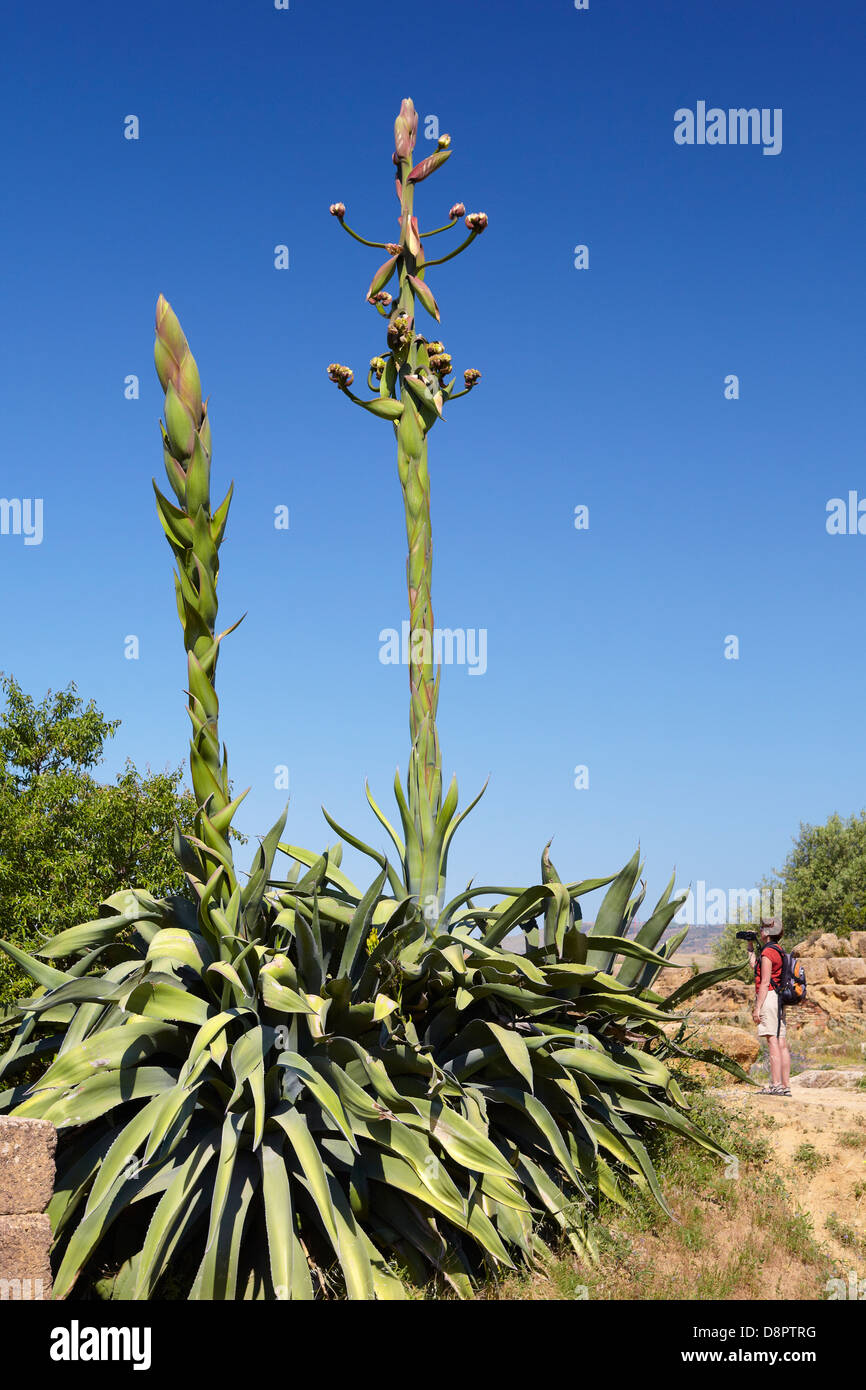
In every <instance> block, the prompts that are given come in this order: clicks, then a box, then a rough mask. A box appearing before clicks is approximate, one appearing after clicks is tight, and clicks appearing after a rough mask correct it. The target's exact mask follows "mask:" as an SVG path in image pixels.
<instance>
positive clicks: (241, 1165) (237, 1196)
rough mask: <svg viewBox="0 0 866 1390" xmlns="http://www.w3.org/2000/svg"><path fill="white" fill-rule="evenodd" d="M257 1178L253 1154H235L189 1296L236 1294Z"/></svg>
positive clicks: (225, 1298) (223, 1297)
mask: <svg viewBox="0 0 866 1390" xmlns="http://www.w3.org/2000/svg"><path fill="white" fill-rule="evenodd" d="M260 1181H261V1171H260V1169H259V1165H258V1164H257V1163H256V1162H255V1161H254V1160H253V1158H252V1155H251V1154H248V1153H239V1154H237V1156H236V1158H235V1161H234V1163H233V1167H232V1172H231V1178H230V1182H229V1186H228V1191H227V1193H226V1195H225V1198H224V1200H223V1203H222V1209H221V1212H220V1218H219V1223H218V1225H217V1227H216V1230H215V1232H214V1233H213V1244H209V1248H208V1250H207V1252H206V1254H205V1256H204V1259H203V1260H202V1263H201V1265H200V1267H199V1271H198V1274H197V1275H196V1278H195V1281H194V1283H193V1289H192V1293H191V1294H190V1297H191V1298H194V1299H203V1300H208V1299H213V1300H219V1301H220V1302H222V1301H226V1302H228V1301H230V1300H232V1299H234V1298H235V1297H236V1296H237V1287H238V1270H239V1265H240V1254H241V1243H242V1240H243V1233H244V1225H245V1223H246V1218H247V1213H248V1211H249V1208H250V1204H251V1202H252V1200H253V1197H254V1195H255V1192H256V1189H257V1187H258V1186H259V1183H260ZM209 1239H210V1237H209Z"/></svg>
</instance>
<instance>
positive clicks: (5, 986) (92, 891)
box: [0, 673, 196, 1005]
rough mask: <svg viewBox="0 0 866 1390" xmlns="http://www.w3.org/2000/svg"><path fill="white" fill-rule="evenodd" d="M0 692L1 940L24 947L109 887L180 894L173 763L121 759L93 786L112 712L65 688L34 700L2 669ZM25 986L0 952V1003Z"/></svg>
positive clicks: (185, 824) (190, 806)
mask: <svg viewBox="0 0 866 1390" xmlns="http://www.w3.org/2000/svg"><path fill="white" fill-rule="evenodd" d="M0 689H2V691H3V693H4V694H5V696H6V709H5V711H4V712H3V713H2V715H0V937H2V938H3V939H4V940H6V941H11V942H12V943H13V944H14V945H16V946H19V947H21V949H22V950H26V951H34V950H38V949H39V945H40V943H41V942H42V941H43V940H44V939H45V938H47V937H48V936H52V935H54V933H56V932H57V931H61V930H63V928H64V927H69V926H74V925H75V923H76V922H81V921H84V920H85V919H87V918H88V917H93V916H95V915H96V911H97V908H98V905H99V903H100V901H101V900H102V899H103V898H105V897H107V896H108V895H109V894H111V893H115V892H117V891H118V889H119V888H132V887H135V888H146V889H148V891H150V892H153V893H157V894H165V893H181V892H183V891H184V890H185V883H184V877H183V873H182V871H181V869H180V867H179V865H178V863H177V860H176V859H175V856H174V854H173V852H172V830H173V826H174V824H175V822H177V823H178V824H179V825H180V827H181V829H182V830H188V829H189V828H190V827H191V825H192V822H193V817H194V814H195V809H196V808H195V802H194V799H193V796H192V794H191V793H190V792H189V791H186V790H182V789H181V785H180V784H181V780H182V776H183V772H182V769H181V768H177V769H175V770H174V771H165V772H151V771H150V770H149V769H148V772H147V773H146V774H145V775H142V774H141V773H139V772H138V771H137V770H136V768H135V767H134V765H133V764H132V762H131V761H129V760H128V761H127V763H126V767H125V768H124V770H123V772H121V773H119V774H118V776H117V778H116V782H115V784H114V785H111V784H109V785H103V784H101V783H100V782H98V781H97V780H96V779H95V778H94V776H93V775H92V769H93V768H95V767H96V766H97V765H98V763H99V762H100V761H101V759H102V756H103V749H104V746H105V743H106V741H107V740H108V739H110V738H113V737H114V734H115V732H116V730H117V729H118V727H119V724H120V720H118V719H114V720H108V719H106V718H105V717H104V715H103V714H102V712H101V711H100V710H98V709H97V708H96V705H95V704H94V702H93V701H92V700H91V701H90V703H89V704H88V705H87V706H85V705H84V703H83V701H82V700H81V699H80V697H79V696H78V695H77V694H76V687H75V685H74V684H70V685H69V686H68V687H67V688H66V689H65V690H61V691H57V692H52V691H50V690H49V691H48V694H47V695H46V696H45V698H44V699H43V700H42V701H41V703H39V704H37V703H36V701H35V700H34V699H33V697H32V696H31V695H28V694H26V693H25V692H24V691H23V690H22V689H21V687H20V685H19V684H18V682H17V681H16V680H15V679H14V677H12V676H6V675H3V674H2V673H0ZM31 988H32V985H31V984H30V983H29V982H27V981H26V980H25V977H24V975H22V974H21V973H20V972H19V971H18V969H17V967H16V966H15V965H14V964H13V962H12V961H11V960H10V959H9V957H8V956H6V955H5V954H0V1005H5V1004H9V1003H10V1002H11V1001H12V1000H13V999H14V998H15V997H16V996H17V995H18V994H20V993H22V992H27V993H29V991H30V989H31Z"/></svg>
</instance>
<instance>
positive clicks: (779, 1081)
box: [749, 918, 791, 1096]
mask: <svg viewBox="0 0 866 1390" xmlns="http://www.w3.org/2000/svg"><path fill="white" fill-rule="evenodd" d="M781 935H782V926H781V923H780V922H777V921H776V920H775V919H774V918H771V919H770V920H769V921H764V919H763V918H762V919H761V945H762V948H763V949H762V950H761V953H760V955H758V954H757V953H756V952H754V951H750V952H749V963H750V964H751V965H752V966H754V970H755V1009H754V1012H753V1014H752V1017H753V1018H754V1020H755V1022H756V1024H757V1025H758V1037H759V1038H766V1039H767V1046H768V1048H769V1050H770V1084H769V1085H768V1086H764V1087H763V1088H762V1089H761V1090H760V1091H759V1092H758V1094H759V1095H762V1096H789V1095H790V1094H791V1087H790V1084H789V1083H790V1080H791V1053H790V1049H789V1048H788V1039H787V1031H788V1030H787V1028H786V1026H785V1019H784V1014H782V1016H781V1018H780V1009H781V1007H782V1006H781V1003H780V1000H779V993H778V990H779V982H780V980H781V978H782V953H781V948H780V947H779V946H778V945H777V942H778V939H779V937H780V936H781Z"/></svg>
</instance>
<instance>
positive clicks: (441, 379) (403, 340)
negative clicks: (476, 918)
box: [328, 98, 487, 920]
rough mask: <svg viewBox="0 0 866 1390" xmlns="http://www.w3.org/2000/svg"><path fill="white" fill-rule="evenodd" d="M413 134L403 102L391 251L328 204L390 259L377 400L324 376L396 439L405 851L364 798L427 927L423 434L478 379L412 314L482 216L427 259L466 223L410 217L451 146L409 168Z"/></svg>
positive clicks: (436, 804)
mask: <svg viewBox="0 0 866 1390" xmlns="http://www.w3.org/2000/svg"><path fill="white" fill-rule="evenodd" d="M417 133H418V114H417V112H416V110H415V107H414V105H413V103H412V101H411V100H410V99H409V98H406V99H405V100H404V101H403V103H402V105H401V107H400V112H399V114H398V116H397V119H396V121H395V123H394V154H393V157H392V158H393V162H394V164H395V166H396V169H397V176H396V191H397V197H398V199H399V202H400V237H399V241H397V242H396V243H390V242H375V241H368V240H367V239H366V238H364V237H361V236H359V235H358V234H357V232H355V231H353V229H352V228H351V227H349V226H348V224H347V222H346V209H345V206H344V205H343V204H342V203H334V204H332V205H331V213H332V215H333V216H335V217H336V218H337V220H338V221H339V222H340V224H341V226H342V227H343V229H344V230H345V231H346V232H348V233H349V235H350V236H352V237H354V238H355V240H357V241H360V242H361V243H362V244H363V245H365V246H375V247H380V248H381V249H383V250H385V251H387V252H388V259H387V260H386V261H385V262H384V264H383V265H381V266H380V267H379V269H378V270H377V271H376V274H375V275H374V276H373V279H372V281H371V282H370V286H369V289H368V290H367V300H368V302H369V303H370V304H372V305H374V306H375V308H376V309H377V310H378V312H379V313H380V314H382V315H383V316H384V317H386V318H387V320H388V326H387V331H386V341H387V352H386V354H385V355H384V356H376V357H374V358H373V359H372V360H371V363H370V370H369V372H368V376H367V382H368V386H369V387H370V389H371V390H374V391H375V390H376V388H377V386H378V395H377V396H376V397H374V398H373V399H371V400H362V399H360V398H359V397H358V396H356V395H355V394H354V393H353V392H352V391H351V390H350V387H351V384H352V381H353V378H354V374H353V372H352V371H351V369H350V368H348V367H344V366H342V365H341V364H340V363H331V365H330V366H329V368H328V373H329V375H330V377H331V380H332V381H334V382H335V383H336V384H337V385H338V386H339V387H340V389H341V390H342V391H343V392H344V393H345V394H346V395H347V396H349V397H350V399H351V400H353V401H354V402H355V403H356V404H357V405H360V406H362V407H363V408H364V409H365V410H368V411H371V412H372V413H373V414H375V415H380V416H382V417H384V418H385V419H388V420H390V421H391V422H392V423H393V427H394V433H395V435H396V439H397V470H398V474H399V478H400V486H401V488H402V492H403V502H404V506H405V511H406V538H407V543H408V558H407V562H406V579H407V587H408V596H409V628H410V646H409V690H410V706H409V732H410V738H411V751H410V756H409V768H408V775H407V779H406V794H405V796H404V795H403V791H402V788H401V786H400V783H399V774H398V778H397V781H396V783H395V793H396V796H397V801H398V805H399V808H400V814H401V819H402V822H403V830H404V834H405V837H406V838H405V843H403V842H402V841H401V840H400V839H399V837H398V836H397V835H396V834H395V832H394V831H393V830H392V828H391V826H390V825H389V824H388V822H387V820H386V819H385V817H384V816H383V815H382V813H381V812H380V811H379V809H378V807H377V806H376V804H375V802H373V801H372V798H370V800H371V804H372V805H373V809H374V810H375V811H376V814H377V815H378V816H379V819H380V820H381V821H382V823H383V824H384V825H385V827H386V828H387V829H388V831H389V833H390V834H391V835H392V838H393V839H394V840H395V843H396V845H397V848H398V851H399V852H400V855H401V858H402V860H403V863H404V870H405V877H406V887H407V888H408V890H409V892H410V894H411V895H412V896H413V897H414V898H417V900H418V901H419V902H420V903H421V905H422V907H423V908H424V911H425V915H426V916H427V917H428V919H429V920H433V919H434V918H435V917H436V916H437V915H438V911H439V909H440V907H441V905H442V900H443V896H444V888H445V866H446V859H447V849H448V843H449V842H450V838H451V834H452V833H453V829H454V828H456V826H455V825H454V820H453V817H454V812H455V810H456V806H457V784H456V781H455V780H452V783H451V787H450V788H449V791H448V794H447V796H446V797H445V800H444V802H443V795H442V755H441V750H440V747H439V735H438V732H437V728H436V711H437V704H438V698H439V678H440V674H441V668H439V669H437V668H436V667H435V665H434V651H435V641H434V634H435V628H434V622H433V603H432V596H431V585H432V573H433V540H432V531H431V522H430V473H429V469H428V462H427V436H428V434H429V432H430V430H431V429H432V428H433V426H434V425H435V424H436V422H437V420H440V419H442V418H443V407H444V405H445V402H446V401H449V400H456V399H458V397H460V396H464V395H466V394H467V393H468V392H469V391H471V390H472V388H473V387H474V386H475V385H476V383H477V382H478V380H479V378H480V375H481V373H480V372H478V371H476V370H475V369H469V370H467V371H466V372H464V388H463V390H462V391H455V390H454V386H455V381H454V378H453V369H452V365H451V356H450V354H449V353H447V352H446V351H445V347H444V344H443V343H442V342H440V341H438V340H434V341H431V340H430V339H428V338H427V337H425V336H424V334H422V333H420V332H418V330H417V325H416V316H417V312H418V307H419V305H420V306H421V308H423V309H424V311H425V312H426V313H427V314H428V315H429V316H431V317H432V318H433V319H435V320H436V322H437V324H438V322H439V307H438V305H437V303H436V300H435V298H434V296H433V293H432V291H431V289H430V286H429V284H428V283H427V279H426V275H427V271H428V270H429V268H430V267H431V266H434V265H440V264H442V263H443V262H444V261H447V260H451V259H452V258H453V257H454V256H456V255H459V254H460V253H461V252H462V251H463V250H465V249H466V247H467V246H469V244H470V243H471V242H472V241H474V239H475V238H476V236H478V235H479V234H480V233H481V232H483V231H484V229H485V228H486V226H487V217H486V215H485V214H484V213H472V214H470V215H469V216H468V217H465V223H466V227H467V230H468V235H467V237H466V238H465V239H464V241H463V242H462V243H461V244H460V245H459V246H457V247H456V248H455V249H454V250H453V251H451V252H450V253H449V254H447V255H445V256H442V257H440V258H439V259H438V260H429V261H428V260H427V258H426V255H425V251H424V238H425V236H434V235H437V234H438V233H440V232H445V231H450V230H452V229H453V228H454V227H456V226H457V224H458V223H459V221H460V219H461V218H463V217H464V216H465V213H466V209H465V208H464V206H463V204H462V203H457V204H455V205H454V207H452V208H451V211H450V213H449V215H448V221H447V222H446V223H445V224H444V225H443V226H441V227H436V228H434V229H433V230H432V231H431V232H427V233H423V232H421V231H419V227H418V219H417V217H416V216H415V208H414V202H415V188H416V185H417V184H419V183H421V182H423V181H424V180H425V179H427V178H428V177H429V176H430V175H431V174H433V173H435V172H436V170H437V169H439V168H441V167H442V165H443V164H444V163H445V162H446V160H447V159H448V158H449V157H450V154H451V149H450V144H451V139H450V136H448V135H443V136H442V137H441V138H440V140H439V142H438V146H437V149H436V150H435V151H434V152H433V153H432V154H430V155H428V156H427V157H426V158H425V159H422V160H421V161H420V162H419V163H417V164H415V163H413V156H414V150H415V142H416V138H417ZM395 275H396V277H397V284H398V287H399V289H398V293H397V294H396V296H394V295H392V294H391V293H390V292H389V291H388V290H387V289H386V286H387V285H388V284H389V283H390V282H391V280H392V278H393V277H394V276H395Z"/></svg>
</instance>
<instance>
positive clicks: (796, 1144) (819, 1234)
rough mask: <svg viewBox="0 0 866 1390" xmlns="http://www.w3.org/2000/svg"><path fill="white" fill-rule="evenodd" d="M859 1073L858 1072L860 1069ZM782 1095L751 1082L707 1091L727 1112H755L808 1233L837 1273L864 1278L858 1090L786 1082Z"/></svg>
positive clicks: (864, 1149) (865, 1116) (863, 1107)
mask: <svg viewBox="0 0 866 1390" xmlns="http://www.w3.org/2000/svg"><path fill="white" fill-rule="evenodd" d="M864 1075H866V1073H864ZM791 1090H792V1092H793V1094H792V1096H791V1097H790V1098H788V1097H781V1096H780V1097H774V1096H760V1095H758V1094H757V1092H756V1091H754V1090H753V1089H752V1088H751V1087H749V1088H747V1087H745V1086H732V1087H728V1088H724V1089H719V1090H716V1091H715V1092H714V1094H715V1095H717V1096H718V1098H719V1100H720V1101H721V1102H722V1104H723V1105H724V1106H725V1107H726V1108H727V1109H729V1110H732V1111H734V1110H736V1111H739V1112H741V1113H742V1112H743V1111H745V1112H746V1114H748V1113H749V1112H750V1111H756V1110H761V1111H762V1112H763V1113H764V1114H765V1115H769V1116H770V1117H771V1118H772V1120H773V1122H774V1123H773V1124H772V1127H771V1128H770V1129H768V1130H764V1131H762V1132H763V1133H764V1134H765V1136H766V1138H767V1140H768V1142H769V1143H770V1145H771V1146H772V1149H773V1151H774V1159H773V1160H771V1161H772V1162H773V1163H775V1164H776V1165H778V1172H779V1174H780V1176H781V1177H782V1178H783V1180H784V1183H785V1186H786V1187H787V1188H788V1191H789V1192H790V1193H791V1195H792V1196H793V1197H794V1198H795V1199H796V1201H797V1202H798V1203H799V1205H800V1207H801V1208H802V1209H803V1211H805V1212H807V1213H808V1214H809V1216H810V1217H811V1219H812V1227H813V1230H814V1233H815V1236H816V1238H817V1239H818V1240H819V1241H820V1242H821V1243H822V1244H825V1245H826V1247H827V1249H828V1250H829V1251H830V1253H831V1255H832V1257H833V1258H834V1260H837V1261H838V1262H839V1263H840V1265H843V1266H844V1268H845V1271H846V1273H847V1271H848V1270H849V1269H857V1270H859V1277H860V1278H864V1277H866V1091H861V1090H856V1089H843V1088H841V1087H837V1086H822V1087H807V1086H804V1085H798V1082H797V1078H796V1077H795V1078H794V1079H793V1080H792V1083H791Z"/></svg>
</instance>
